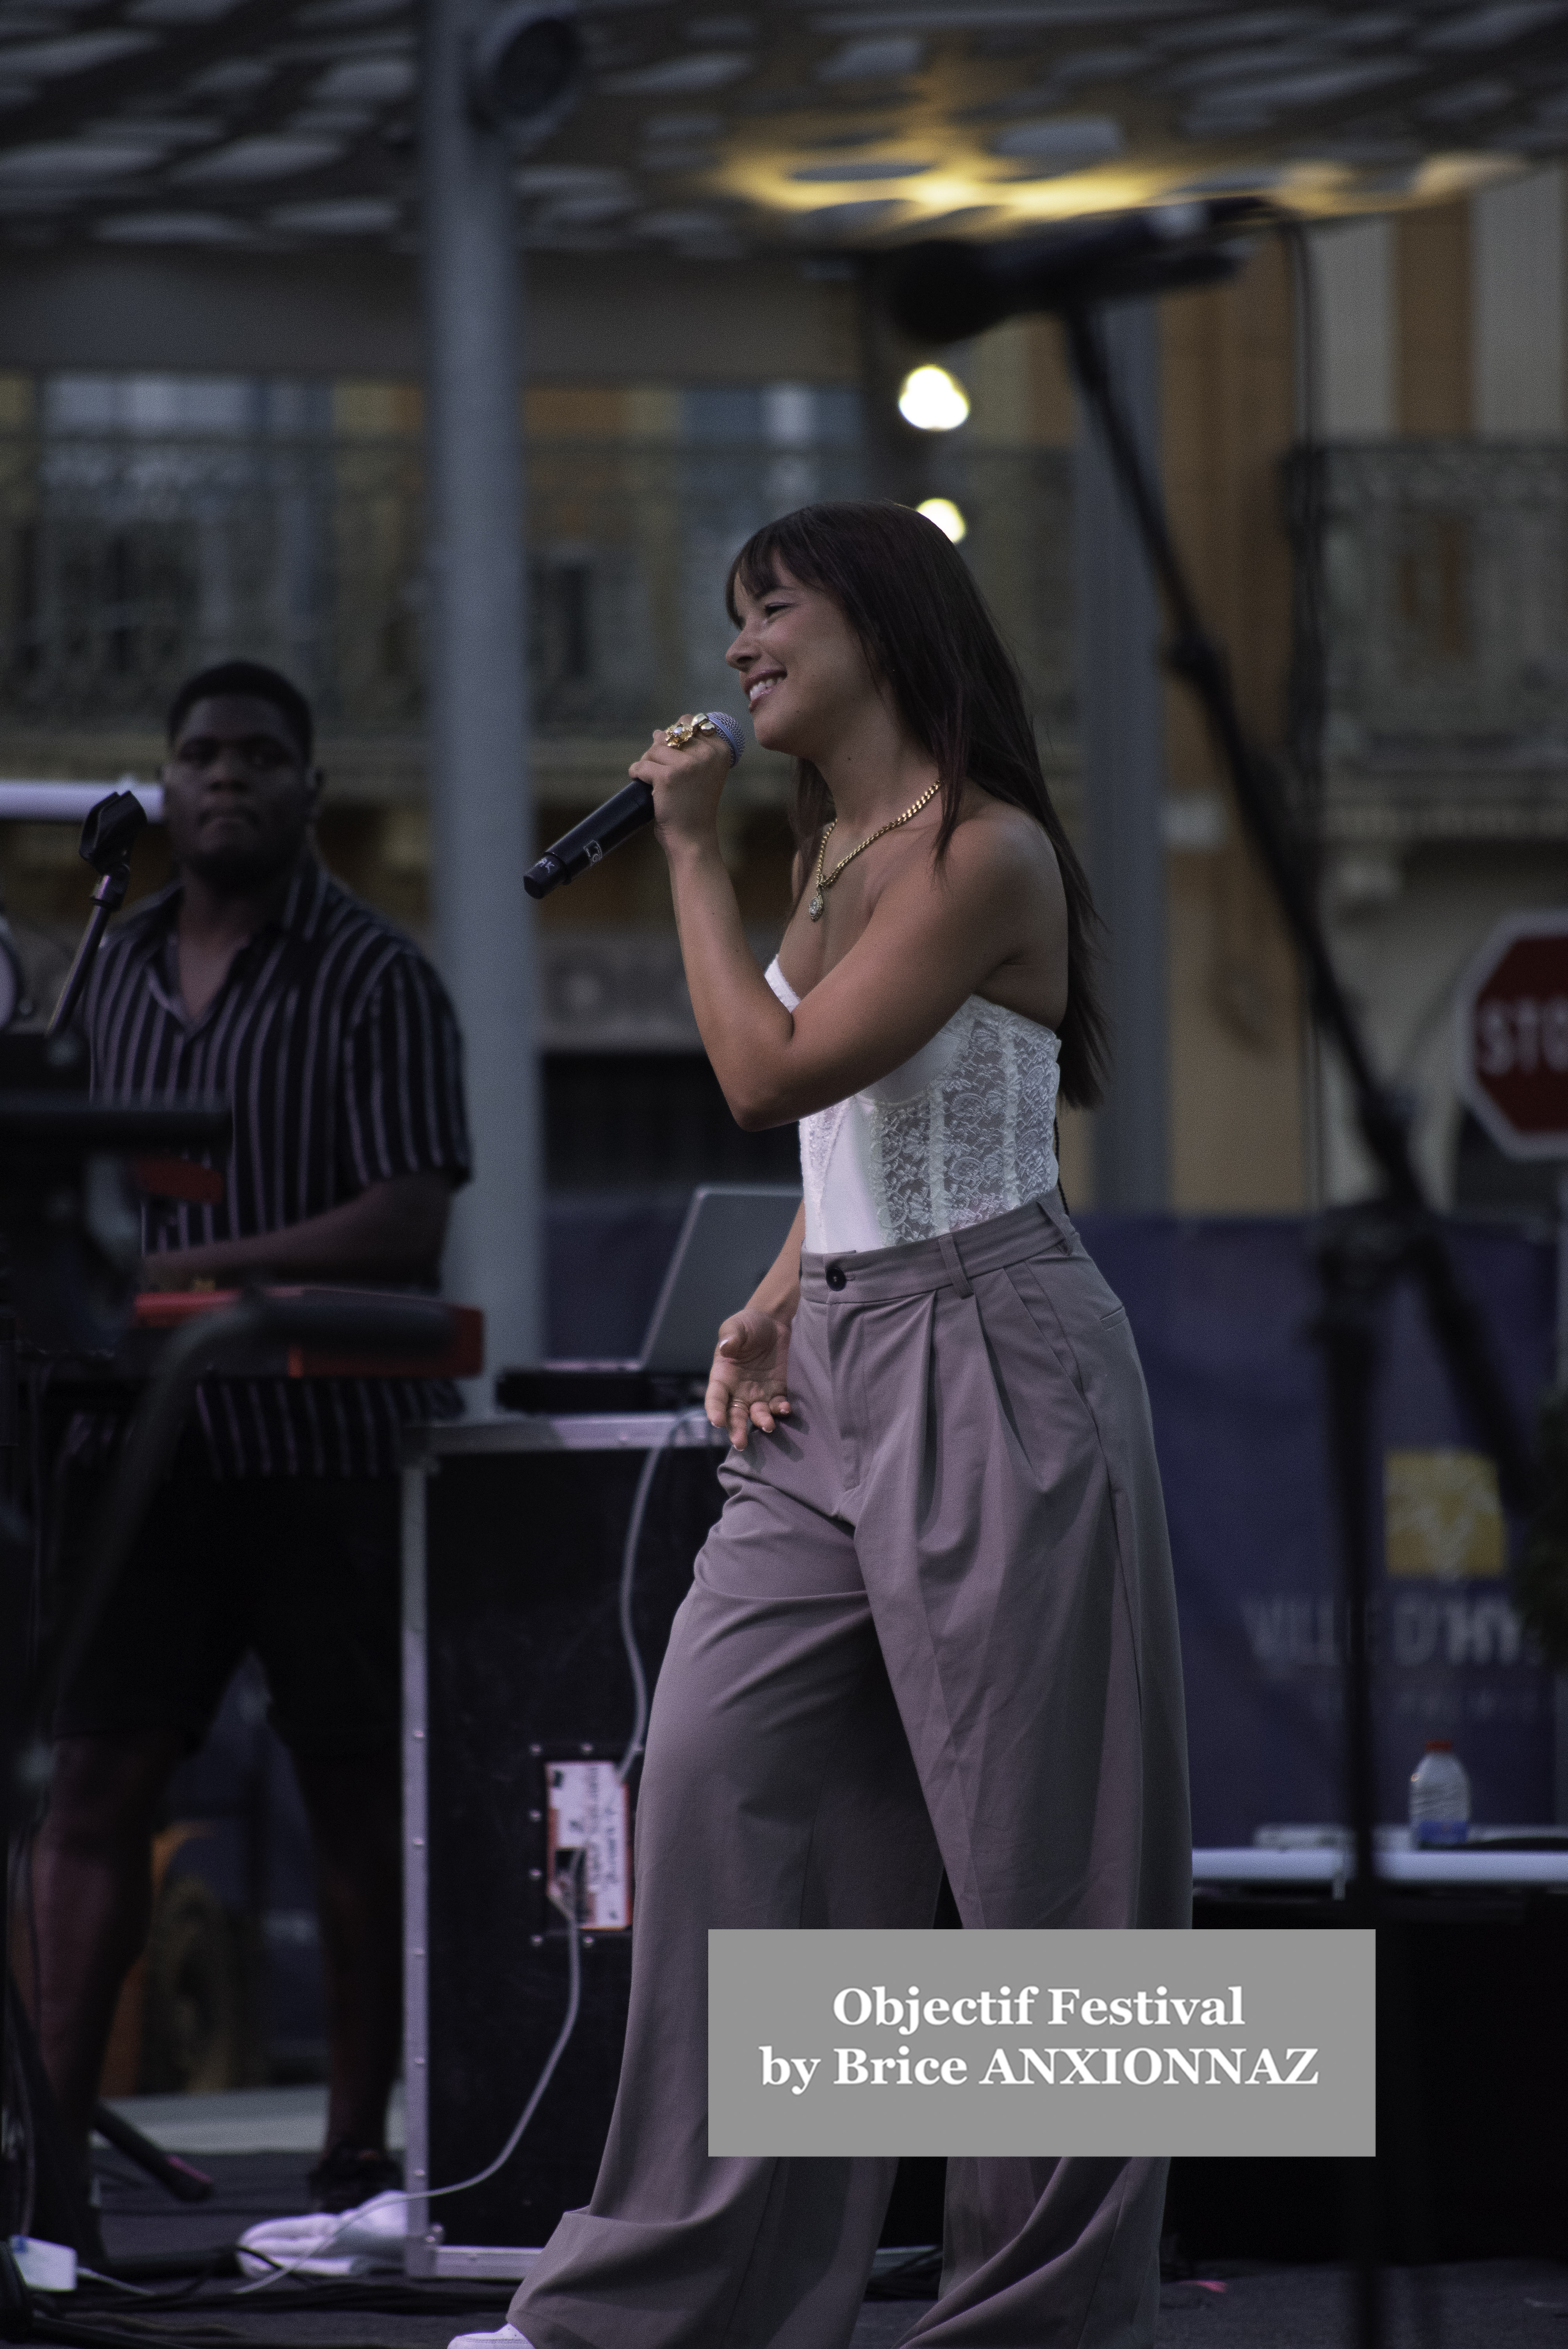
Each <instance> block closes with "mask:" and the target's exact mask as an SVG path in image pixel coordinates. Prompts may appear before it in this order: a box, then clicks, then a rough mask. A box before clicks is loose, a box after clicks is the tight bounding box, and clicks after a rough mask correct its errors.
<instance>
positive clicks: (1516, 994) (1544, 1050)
mask: <svg viewBox="0 0 1568 2349" xmlns="http://www.w3.org/2000/svg"><path fill="white" fill-rule="evenodd" d="M1457 1009H1458V1015H1459V1034H1458V1039H1457V1041H1458V1045H1459V1089H1460V1093H1461V1094H1462V1096H1463V1098H1464V1099H1465V1101H1466V1102H1469V1104H1470V1108H1471V1109H1472V1110H1474V1112H1475V1113H1476V1115H1477V1117H1479V1118H1480V1122H1481V1123H1482V1124H1483V1125H1484V1126H1485V1127H1486V1129H1487V1132H1488V1133H1490V1134H1491V1138H1492V1140H1493V1141H1494V1142H1495V1143H1497V1144H1498V1147H1499V1148H1500V1149H1501V1150H1506V1151H1507V1153H1508V1154H1509V1156H1510V1157H1511V1158H1564V1157H1568V912H1562V913H1558V912H1551V913H1540V914H1511V915H1510V916H1509V917H1508V919H1507V920H1506V921H1503V922H1500V923H1499V924H1498V926H1497V927H1496V929H1495V930H1493V932H1492V934H1491V937H1490V938H1488V940H1487V942H1486V945H1485V946H1484V947H1482V949H1481V951H1480V954H1479V955H1478V956H1477V957H1476V959H1475V961H1474V962H1473V963H1472V964H1471V965H1470V970H1469V972H1468V974H1467V976H1466V978H1465V979H1464V981H1463V983H1462V984H1461V986H1460V993H1459V1002H1458V1006H1457Z"/></svg>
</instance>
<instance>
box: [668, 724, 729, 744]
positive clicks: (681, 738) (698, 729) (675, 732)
mask: <svg viewBox="0 0 1568 2349" xmlns="http://www.w3.org/2000/svg"><path fill="white" fill-rule="evenodd" d="M717 731H718V729H717V726H716V725H715V724H714V722H713V720H712V719H711V718H694V719H692V721H691V723H690V725H689V726H685V725H680V724H676V725H674V726H666V727H665V730H664V735H665V741H666V742H667V743H668V744H669V746H670V748H671V750H686V748H687V746H688V744H689V743H690V742H691V741H692V740H693V739H694V737H696V735H698V734H717Z"/></svg>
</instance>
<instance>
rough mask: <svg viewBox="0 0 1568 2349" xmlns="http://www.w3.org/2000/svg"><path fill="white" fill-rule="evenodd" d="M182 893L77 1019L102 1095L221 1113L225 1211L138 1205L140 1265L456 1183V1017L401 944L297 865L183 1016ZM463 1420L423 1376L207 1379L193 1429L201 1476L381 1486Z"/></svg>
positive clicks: (116, 945)
mask: <svg viewBox="0 0 1568 2349" xmlns="http://www.w3.org/2000/svg"><path fill="white" fill-rule="evenodd" d="M180 900H181V887H180V884H179V883H178V882H176V883H175V884H174V885H173V886H172V887H171V888H169V889H165V890H164V891H162V892H161V894H160V895H158V896H156V897H153V898H151V899H150V900H149V901H148V903H147V904H146V905H139V906H138V907H136V908H135V910H134V911H133V912H132V913H131V914H130V915H129V916H127V918H126V919H125V920H124V921H123V922H122V923H120V924H119V926H118V927H117V928H116V929H114V930H112V931H111V932H110V934H109V936H108V938H107V939H106V941H105V943H104V947H103V949H102V952H101V953H100V955H99V957H98V964H97V967H96V968H95V970H94V972H93V977H92V981H91V985H90V987H89V989H88V998H87V1005H86V1011H85V1024H86V1027H87V1031H88V1040H89V1043H90V1046H91V1051H92V1081H93V1091H94V1092H95V1093H96V1094H98V1095H101V1096H103V1097H105V1098H112V1099H115V1100H118V1101H161V1100H164V1099H166V1098H170V1097H172V1096H173V1095H175V1094H180V1093H204V1094H209V1095H217V1096H220V1097H222V1098H224V1099H227V1100H228V1101H229V1102H231V1103H232V1107H233V1112H234V1137H233V1146H232V1153H231V1155H230V1158H229V1161H228V1164H227V1165H226V1166H225V1167H224V1168H223V1170H222V1171H223V1175H224V1191H223V1198H222V1203H221V1204H219V1205H216V1206H197V1205H187V1204H184V1203H180V1204H174V1203H169V1204H167V1205H165V1206H153V1207H150V1208H149V1209H148V1211H147V1217H148V1229H147V1233H146V1246H147V1247H148V1250H149V1251H150V1252H151V1251H153V1250H161V1249H165V1248H171V1247H201V1246H202V1245H203V1244H204V1243H207V1242H210V1241H213V1240H226V1239H236V1238H241V1237H249V1236H250V1235H252V1234H253V1233H260V1232H273V1231H278V1230H280V1229H281V1228H282V1227H283V1226H285V1225H289V1224H297V1223H302V1222H304V1219H305V1218H306V1217H307V1216H318V1215H321V1214H323V1213H324V1212H325V1210H326V1209H327V1208H329V1207H335V1206H341V1205H342V1204H343V1203H344V1202H345V1201H346V1200H348V1199H352V1198H355V1197H356V1196H357V1195H358V1194H359V1193H360V1192H362V1191H364V1190H366V1189H367V1188H368V1186H369V1185H371V1184H373V1183H379V1182H385V1181H387V1180H389V1179H390V1178H391V1177H393V1176H395V1175H399V1174H428V1173H438V1174H447V1175H449V1176H450V1178H451V1181H452V1183H453V1185H454V1186H455V1185H459V1184H460V1183H463V1182H465V1181H466V1180H467V1179H468V1176H469V1171H470V1169H469V1138H468V1124H467V1120H466V1117H465V1115H464V1110H463V1090H462V1045H461V1040H460V1039H459V1034H458V1027H457V1021H456V1019H454V1017H453V1014H452V1007H451V1005H450V1003H449V1001H448V999H447V995H446V991H445V989H444V988H443V987H442V985H441V982H440V980H439V979H438V978H437V976H436V974H435V972H434V971H433V970H432V969H431V968H430V966H429V964H428V962H426V960H425V959H424V957H423V956H422V955H420V954H419V952H418V949H417V948H416V947H414V946H413V945H412V944H411V943H410V941H409V940H408V939H407V938H406V937H404V936H402V934H401V933H400V932H399V931H397V929H395V928H394V927H393V926H392V925H391V924H390V923H389V922H387V921H385V920H383V918H382V917H381V916H380V915H378V914H377V913H374V912H372V911H371V909H370V907H369V906H367V905H361V904H360V903H359V901H358V899H357V898H356V897H352V896H350V895H349V893H348V891H347V890H346V889H344V888H341V887H340V886H339V885H338V884H337V883H336V882H335V881H334V880H333V879H332V878H331V876H330V875H329V874H327V873H326V872H325V870H324V869H323V867H322V866H321V865H320V864H317V863H316V862H315V860H314V858H310V859H307V860H306V861H304V863H302V864H301V866H300V868H299V870H298V872H297V873H296V874H295V875H294V880H293V882H292V883H291V884H290V887H289V893H288V896H287V899H286V900H285V902H284V907H283V911H282V913H281V914H280V915H279V916H278V917H277V919H276V920H275V921H273V922H271V923H269V924H268V925H267V926H265V927H264V928H263V930H261V931H260V932H259V933H258V934H257V936H255V937H253V939H252V940H251V941H250V943H249V944H248V945H247V946H245V947H242V949H241V951H240V952H239V953H238V954H237V955H236V956H235V957H234V960H233V962H232V965H231V966H230V968H229V972H228V975H227V977H226V978H225V979H224V981H223V984H222V987H221V988H219V990H218V992H217V994H216V995H215V996H214V998H213V999H212V1001H211V1003H210V1004H209V1006H208V1007H207V1009H206V1010H205V1011H204V1012H203V1013H202V1015H201V1018H200V1019H195V1020H193V1019H191V1017H190V1015H189V1013H188V1012H187V1010H186V1009H185V1004H184V1000H183V999H182V996H181V988H180V969H179V941H178V937H177V936H176V923H177V917H178V914H179V909H180ZM458 1409H459V1402H458V1397H457V1393H456V1391H455V1389H454V1388H452V1387H451V1386H450V1385H449V1384H448V1383H446V1382H445V1381H434V1380H413V1379H306V1380H296V1379H287V1380H285V1379H277V1380H267V1379H213V1380H209V1381H206V1382H204V1384H203V1385H202V1386H201V1388H200V1389H199V1390H198V1393H197V1400H196V1410H195V1422H194V1429H193V1431H192V1432H193V1433H194V1432H195V1430H199V1431H200V1434H201V1439H202V1444H201V1449H202V1450H204V1451H205V1454H206V1455H207V1460H208V1464H209V1465H210V1467H211V1473H212V1474H213V1475H215V1476H222V1477H232V1476H378V1475H389V1474H390V1473H391V1472H392V1471H393V1469H395V1468H396V1466H397V1457H398V1446H399V1435H400V1430H401V1428H402V1427H403V1425H404V1424H405V1423H407V1422H408V1421H409V1420H414V1419H432V1418H434V1419H449V1418H451V1417H453V1416H455V1414H456V1413H457V1412H458ZM189 1452H190V1446H189V1444H188V1445H187V1448H186V1456H187V1457H189Z"/></svg>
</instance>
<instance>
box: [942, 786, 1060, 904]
mask: <svg viewBox="0 0 1568 2349" xmlns="http://www.w3.org/2000/svg"><path fill="white" fill-rule="evenodd" d="M947 856H948V862H949V864H951V867H952V871H953V877H954V881H955V882H957V883H958V885H960V887H963V888H966V889H967V888H978V889H983V890H987V891H989V890H995V889H997V888H1002V889H1006V890H1009V891H1013V890H1021V891H1023V892H1024V893H1025V894H1026V895H1028V896H1030V897H1034V896H1036V895H1038V894H1042V893H1043V894H1044V895H1046V896H1047V898H1049V899H1050V901H1051V902H1052V903H1056V902H1057V901H1058V900H1059V899H1060V898H1061V895H1062V878H1061V868H1060V866H1059V865H1058V864H1057V852H1056V850H1055V849H1054V848H1053V846H1052V845H1051V842H1050V838H1049V835H1048V834H1047V832H1046V829H1045V826H1044V825H1043V824H1041V823H1037V821H1036V819H1035V818H1034V817H1033V816H1032V815H1030V814H1028V813H1027V812H1026V810H1025V809H1023V808H1017V807H1010V806H1008V804H1007V802H1006V801H1005V800H996V799H993V798H992V797H991V795H990V793H989V792H982V791H975V792H971V794H970V796H969V801H968V804H967V805H966V806H965V810H964V813H963V815H962V816H961V817H960V818H959V821H958V824H957V827H956V829H955V830H954V834H953V838H952V841H951V843H950V844H949V846H948V851H947Z"/></svg>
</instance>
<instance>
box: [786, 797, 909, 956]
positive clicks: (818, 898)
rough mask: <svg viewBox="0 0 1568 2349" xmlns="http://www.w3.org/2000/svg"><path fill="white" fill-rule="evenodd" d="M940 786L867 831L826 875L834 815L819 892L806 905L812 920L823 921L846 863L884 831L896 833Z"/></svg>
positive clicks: (822, 851)
mask: <svg viewBox="0 0 1568 2349" xmlns="http://www.w3.org/2000/svg"><path fill="white" fill-rule="evenodd" d="M941 789H942V785H941V784H940V783H933V784H932V786H931V789H930V790H929V791H928V792H922V793H921V795H920V797H919V799H917V800H916V801H915V802H914V805H913V807H906V808H905V810H904V812H903V814H902V815H895V816H894V818H893V820H892V823H884V824H882V825H879V827H878V828H877V830H876V831H875V832H868V833H867V834H866V836H865V838H864V839H863V840H862V841H861V844H860V847H859V848H851V851H850V853H849V854H848V855H847V856H841V857H840V859H839V861H838V863H837V864H835V865H834V867H833V869H832V871H831V872H830V874H827V875H826V877H824V875H823V872H822V865H823V862H824V860H825V859H826V856H827V854H828V843H829V841H830V840H831V838H832V836H833V834H834V833H835V832H836V831H837V830H838V828H839V819H838V817H837V816H835V817H834V818H833V821H832V823H830V825H829V826H828V829H827V830H826V832H825V833H823V834H822V845H821V846H820V848H819V849H818V851H817V888H816V894H815V895H814V896H813V897H812V899H811V902H810V905H808V906H807V908H806V911H807V912H808V914H810V916H811V919H812V920H813V921H814V922H820V920H821V918H822V915H823V911H824V909H825V907H826V905H827V903H828V892H829V890H830V888H831V887H832V885H833V884H834V882H835V881H836V880H837V879H838V877H839V875H840V874H841V872H842V871H843V869H844V867H845V865H846V864H853V863H854V861H855V859H856V857H857V856H859V855H861V854H862V853H863V852H864V851H865V850H866V849H868V848H869V847H870V846H871V844H872V841H873V840H881V839H882V834H883V833H889V832H896V831H897V830H898V828H899V825H900V824H901V823H908V822H909V820H910V817H911V816H912V815H918V814H919V813H920V811H921V809H922V808H923V807H929V806H930V804H931V802H932V801H933V800H934V798H935V797H936V794H937V792H939V791H940V790H941Z"/></svg>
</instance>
